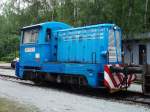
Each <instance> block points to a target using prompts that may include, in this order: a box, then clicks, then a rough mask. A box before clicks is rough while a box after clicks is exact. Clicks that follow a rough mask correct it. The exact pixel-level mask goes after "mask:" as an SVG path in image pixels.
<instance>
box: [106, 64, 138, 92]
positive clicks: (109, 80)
mask: <svg viewBox="0 0 150 112" xmlns="http://www.w3.org/2000/svg"><path fill="white" fill-rule="evenodd" d="M110 66H112V65H105V66H104V85H105V87H107V88H109V89H110V90H119V89H123V88H125V87H128V86H130V84H131V83H132V82H133V81H134V80H135V79H136V75H135V74H128V76H127V85H126V81H124V78H125V75H124V74H123V73H111V71H110ZM113 66H117V67H118V66H119V67H121V66H122V65H118V64H116V65H113Z"/></svg>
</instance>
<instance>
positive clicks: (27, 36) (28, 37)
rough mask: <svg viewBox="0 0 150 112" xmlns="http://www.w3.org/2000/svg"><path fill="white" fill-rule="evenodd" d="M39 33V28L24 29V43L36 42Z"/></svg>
mask: <svg viewBox="0 0 150 112" xmlns="http://www.w3.org/2000/svg"><path fill="white" fill-rule="evenodd" d="M38 35H39V28H36V29H30V30H24V31H23V43H24V44H28V43H36V41H37V38H38Z"/></svg>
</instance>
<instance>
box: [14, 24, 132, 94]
mask: <svg viewBox="0 0 150 112" xmlns="http://www.w3.org/2000/svg"><path fill="white" fill-rule="evenodd" d="M121 37H122V36H121V29H120V28H119V27H118V26H116V25H115V24H98V25H91V26H84V27H78V28H73V27H72V26H70V25H68V24H65V23H62V22H45V23H41V24H36V25H32V26H27V27H23V28H22V29H21V41H20V57H19V58H20V60H19V62H18V63H17V65H16V76H17V77H19V78H22V79H26V80H32V81H51V82H57V83H69V84H77V85H80V86H90V87H93V88H100V87H106V88H108V89H109V90H110V91H112V90H118V89H122V88H124V87H127V86H129V85H130V84H131V82H133V81H134V80H135V75H134V74H128V76H127V84H126V85H125V83H124V77H125V75H124V74H123V73H116V72H114V73H112V72H111V70H110V67H111V66H116V67H121V66H122V65H121V63H122V56H121V54H122V53H121Z"/></svg>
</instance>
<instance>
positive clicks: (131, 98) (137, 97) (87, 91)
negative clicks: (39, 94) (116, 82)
mask: <svg viewBox="0 0 150 112" xmlns="http://www.w3.org/2000/svg"><path fill="white" fill-rule="evenodd" d="M0 79H1V80H7V81H12V82H17V83H21V84H25V85H30V86H40V87H45V88H49V87H50V88H53V89H58V90H61V91H65V92H69V93H73V94H78V95H83V96H87V97H94V98H96V99H100V98H101V99H105V100H115V101H126V102H130V103H131V102H134V103H139V104H146V105H150V96H146V95H143V94H142V93H137V92H131V91H120V92H116V93H115V94H110V93H108V92H107V90H105V89H91V88H78V89H73V90H72V89H70V86H69V85H68V86H66V85H65V86H64V85H62V84H61V85H60V84H54V83H40V84H35V83H33V82H32V81H27V80H22V79H20V78H18V77H15V76H8V75H4V74H0ZM83 89H84V90H83Z"/></svg>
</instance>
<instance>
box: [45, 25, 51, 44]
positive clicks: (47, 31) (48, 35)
mask: <svg viewBox="0 0 150 112" xmlns="http://www.w3.org/2000/svg"><path fill="white" fill-rule="evenodd" d="M50 39H51V29H50V28H48V29H47V30H46V42H49V41H50Z"/></svg>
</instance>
